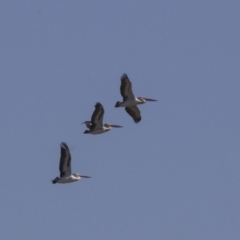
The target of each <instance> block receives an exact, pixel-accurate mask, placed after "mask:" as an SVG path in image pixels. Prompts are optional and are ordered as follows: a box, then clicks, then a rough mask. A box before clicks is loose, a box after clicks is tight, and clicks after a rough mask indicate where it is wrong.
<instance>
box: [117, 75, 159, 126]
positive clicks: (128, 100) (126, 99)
mask: <svg viewBox="0 0 240 240" xmlns="http://www.w3.org/2000/svg"><path fill="white" fill-rule="evenodd" d="M120 93H121V95H122V97H123V101H122V102H117V103H116V105H115V107H125V110H126V112H127V113H128V114H129V115H130V116H131V117H132V118H133V120H134V122H135V123H139V122H140V121H141V113H140V110H139V109H138V107H137V105H138V104H144V103H146V102H147V101H151V102H155V101H157V100H155V99H151V98H144V97H135V96H134V94H133V92H132V83H131V81H130V80H129V78H128V75H127V74H126V73H124V74H123V75H122V76H121V86H120Z"/></svg>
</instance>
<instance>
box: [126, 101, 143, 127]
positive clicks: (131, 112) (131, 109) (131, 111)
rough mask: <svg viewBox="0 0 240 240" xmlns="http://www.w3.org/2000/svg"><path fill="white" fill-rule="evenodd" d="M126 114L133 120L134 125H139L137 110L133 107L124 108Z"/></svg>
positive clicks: (139, 118)
mask: <svg viewBox="0 0 240 240" xmlns="http://www.w3.org/2000/svg"><path fill="white" fill-rule="evenodd" d="M125 110H126V112H127V113H128V114H129V115H130V116H131V117H132V118H133V120H134V122H135V123H139V122H140V121H141V113H140V110H139V108H138V107H137V106H136V105H135V106H131V107H126V108H125Z"/></svg>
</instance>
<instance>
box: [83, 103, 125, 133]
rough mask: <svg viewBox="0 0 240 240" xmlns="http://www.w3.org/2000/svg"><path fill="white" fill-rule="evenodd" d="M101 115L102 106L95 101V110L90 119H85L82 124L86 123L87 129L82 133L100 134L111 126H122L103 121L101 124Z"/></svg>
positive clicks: (102, 112) (102, 114)
mask: <svg viewBox="0 0 240 240" xmlns="http://www.w3.org/2000/svg"><path fill="white" fill-rule="evenodd" d="M103 116H104V108H103V105H102V104H101V103H99V102H98V103H96V105H95V110H94V112H93V114H92V118H91V121H85V122H83V123H82V124H84V123H85V124H86V127H87V128H88V129H89V130H86V131H85V132H84V133H90V134H94V135H95V134H100V133H105V132H108V131H109V130H111V129H112V128H121V127H123V126H119V125H114V124H108V123H105V124H104V125H103Z"/></svg>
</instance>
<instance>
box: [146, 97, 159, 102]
mask: <svg viewBox="0 0 240 240" xmlns="http://www.w3.org/2000/svg"><path fill="white" fill-rule="evenodd" d="M143 99H144V100H145V101H149V102H157V100H155V99H151V98H143Z"/></svg>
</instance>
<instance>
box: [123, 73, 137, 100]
mask: <svg viewBox="0 0 240 240" xmlns="http://www.w3.org/2000/svg"><path fill="white" fill-rule="evenodd" d="M120 93H121V95H122V97H123V101H125V100H126V99H134V95H133V92H132V83H131V81H130V80H129V78H128V75H127V74H126V73H124V74H123V75H122V76H121V86H120Z"/></svg>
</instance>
